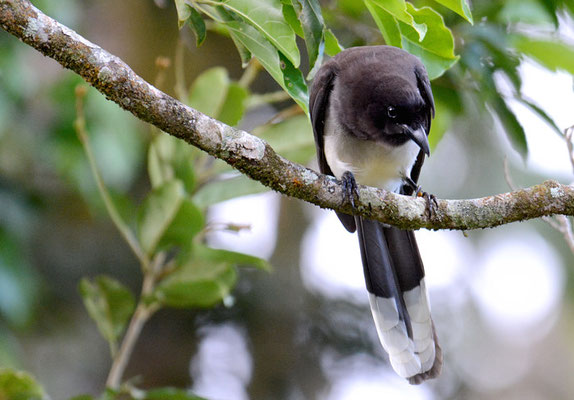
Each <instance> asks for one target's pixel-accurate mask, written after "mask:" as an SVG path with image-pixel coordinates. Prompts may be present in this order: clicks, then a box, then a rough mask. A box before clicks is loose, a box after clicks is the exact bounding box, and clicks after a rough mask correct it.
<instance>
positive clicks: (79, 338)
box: [0, 0, 574, 400]
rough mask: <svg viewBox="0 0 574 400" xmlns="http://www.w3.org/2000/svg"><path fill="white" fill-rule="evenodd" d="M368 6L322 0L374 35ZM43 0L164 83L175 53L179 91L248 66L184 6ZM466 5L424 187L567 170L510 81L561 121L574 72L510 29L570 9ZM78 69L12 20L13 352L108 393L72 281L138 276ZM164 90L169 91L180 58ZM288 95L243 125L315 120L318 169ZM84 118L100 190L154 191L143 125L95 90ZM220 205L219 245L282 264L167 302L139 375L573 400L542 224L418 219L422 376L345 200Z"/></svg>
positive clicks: (271, 199) (346, 391) (545, 26)
mask: <svg viewBox="0 0 574 400" xmlns="http://www.w3.org/2000/svg"><path fill="white" fill-rule="evenodd" d="M360 3H361V2H357V1H354V0H340V1H336V0H329V1H325V2H323V3H322V4H323V6H324V15H325V18H326V20H327V24H328V25H329V26H330V27H332V29H333V30H334V32H335V34H336V35H337V36H338V38H339V40H340V41H341V44H343V45H344V46H345V47H348V46H353V45H361V44H366V43H368V44H373V43H382V42H381V40H382V39H381V38H380V34H379V33H378V31H377V30H376V29H375V26H374V23H372V21H371V20H370V17H369V16H368V14H367V13H366V11H365V9H364V7H363V6H362V5H360ZM422 3H424V2H421V4H422ZM34 4H35V5H36V6H37V7H38V8H40V9H41V10H43V11H44V12H45V13H47V14H48V15H50V16H52V17H54V18H56V19H57V20H59V21H60V22H62V23H63V24H65V25H67V26H69V27H71V28H73V29H74V30H76V31H77V32H78V33H80V34H81V35H83V36H84V37H86V38H88V39H89V40H90V41H92V42H94V43H96V44H98V45H100V46H101V47H103V48H104V49H106V50H108V51H109V52H111V53H112V54H115V55H117V56H119V57H120V58H122V59H123V60H124V61H125V62H126V63H127V64H129V65H130V66H131V67H132V68H133V69H134V70H135V72H136V73H138V74H139V75H141V76H142V77H143V78H144V79H146V80H147V81H149V82H154V81H156V79H157V77H158V68H157V66H156V58H157V57H159V56H162V57H167V58H169V59H170V60H172V62H173V60H175V58H176V53H177V52H178V51H179V52H183V53H179V54H180V55H181V54H184V57H185V62H184V63H183V65H184V70H183V75H184V77H185V81H186V82H187V85H189V84H190V83H191V82H193V80H194V79H195V78H196V77H197V76H198V75H200V74H201V73H202V72H203V71H205V70H207V69H208V68H211V67H215V66H223V67H225V68H226V69H227V70H228V71H229V76H230V77H231V79H234V80H236V79H240V77H241V76H242V74H243V71H242V69H241V60H240V58H239V55H238V54H237V50H236V49H235V47H234V45H233V43H232V42H231V40H230V39H229V38H227V37H225V36H223V35H218V34H217V33H215V32H211V31H210V32H209V33H208V38H207V40H206V42H205V43H204V44H203V45H202V46H201V47H199V48H196V46H195V39H194V38H193V35H192V33H191V31H189V29H187V28H184V29H183V30H182V31H178V27H177V15H176V11H175V7H174V5H173V4H172V2H171V1H168V0H156V1H152V0H124V1H120V2H118V1H112V0H84V1H79V0H77V1H74V0H39V1H35V2H34ZM417 4H418V3H417ZM471 7H472V11H473V15H474V18H475V25H474V26H470V25H468V23H465V22H464V21H463V20H462V19H461V18H460V17H458V16H456V15H450V16H449V15H447V16H446V18H445V19H446V23H447V26H449V27H450V28H451V29H452V30H453V32H454V35H455V38H456V53H457V54H460V55H461V59H460V61H459V63H458V64H457V66H455V67H454V68H453V69H452V70H450V71H448V72H447V74H445V75H444V76H443V77H441V78H439V79H437V80H436V81H434V82H433V91H434V92H435V98H436V99H437V120H436V122H435V124H436V126H437V127H436V128H435V130H437V132H439V133H437V134H436V135H437V136H440V135H442V134H444V136H443V137H442V140H441V141H440V143H439V144H438V145H437V146H436V147H435V149H434V150H433V152H432V156H431V157H430V159H429V160H427V162H426V164H425V167H424V168H423V174H422V176H421V179H420V183H421V184H422V186H423V188H424V189H425V190H426V191H428V192H430V193H433V194H435V195H436V196H437V197H438V198H450V199H453V198H473V197H482V196H486V195H492V194H496V193H501V192H506V191H508V190H509V185H508V182H507V179H506V178H505V168H504V160H505V159H507V160H508V165H509V167H508V172H509V175H510V176H511V177H512V180H513V182H514V184H515V185H516V186H522V187H526V186H530V185H533V184H536V183H539V182H541V181H543V180H545V179H556V180H558V181H560V182H562V183H570V182H571V181H572V177H573V172H572V165H571V164H570V159H569V154H568V149H567V147H566V142H565V141H564V139H563V138H562V137H561V136H560V135H559V134H557V133H556V132H555V129H553V127H552V126H551V125H549V124H548V123H547V121H544V120H543V119H542V118H540V113H538V115H537V113H535V112H533V111H532V108H529V107H526V106H525V105H524V103H523V102H520V101H517V100H515V99H514V97H515V96H514V94H515V91H516V83H517V81H518V83H519V84H520V85H519V87H520V90H521V95H522V96H523V97H524V98H527V99H533V100H535V102H536V104H537V105H538V106H540V107H541V108H543V109H544V110H545V112H546V113H547V115H548V116H549V117H550V118H551V119H552V120H553V121H554V123H555V125H556V126H557V127H559V128H560V129H565V128H568V127H569V126H571V125H573V124H574V91H573V85H572V83H573V82H572V76H571V75H570V74H568V73H567V72H560V71H558V72H555V71H550V70H549V69H548V68H544V66H543V65H540V63H537V62H535V61H533V60H531V59H529V58H525V57H519V55H517V54H514V53H513V52H512V51H506V50H505V48H504V46H505V35H506V34H507V33H508V32H509V30H520V31H525V32H528V33H532V34H534V35H550V36H552V37H560V38H565V39H566V41H568V40H569V41H570V43H574V25H573V22H572V18H571V10H572V8H570V7H572V5H571V4H569V2H560V1H556V2H553V1H536V0H530V1H525V2H523V1H505V2H504V1H486V0H483V1H479V0H477V1H473V2H472V5H471ZM497 46H498V47H497ZM80 82H81V79H80V78H78V77H77V76H76V75H75V74H73V73H72V72H70V71H67V70H64V69H62V68H61V67H60V66H59V65H58V64H57V63H56V62H54V61H52V60H50V59H47V58H45V57H43V56H42V55H40V54H39V53H37V52H36V51H34V50H32V49H31V48H29V47H27V46H25V45H23V44H22V43H20V42H19V41H17V40H16V39H15V38H13V37H12V36H10V35H8V34H7V33H5V32H3V31H2V32H0V121H1V124H0V366H12V367H16V368H21V369H25V370H27V371H30V372H31V373H32V374H33V375H34V376H36V378H38V380H39V381H40V382H42V384H43V385H44V387H45V388H46V391H47V392H48V393H50V395H51V396H52V398H54V399H63V398H67V397H70V396H72V395H76V394H79V393H92V394H97V393H100V392H101V391H102V388H103V385H104V382H105V379H106V375H107V372H108V369H109V365H110V357H109V355H108V350H107V345H106V342H105V341H104V340H103V339H102V338H101V337H100V336H99V334H98V332H97V330H96V327H95V324H94V322H93V321H92V320H90V319H89V317H88V315H87V313H86V312H85V310H84V307H83V304H82V300H81V297H80V295H79V292H78V289H77V286H78V282H79V280H80V279H81V278H82V277H85V276H95V275H98V274H102V273H105V274H108V275H111V276H113V277H115V278H117V279H118V280H120V281H122V282H123V283H125V284H126V285H128V286H129V287H131V288H133V290H134V291H136V292H137V291H138V288H139V286H140V285H141V274H140V272H139V267H138V264H137V260H136V259H135V258H134V257H133V255H132V253H131V252H130V249H129V247H128V246H127V245H126V244H125V243H124V242H123V240H122V239H121V237H120V235H119V234H118V232H117V230H116V228H115V227H114V226H113V224H112V223H111V221H110V219H109V217H108V216H107V214H106V212H105V208H104V207H103V205H102V201H101V199H100V198H99V195H98V193H97V189H96V186H95V183H94V181H93V178H92V175H91V173H90V169H89V166H88V164H87V161H86V157H85V154H84V152H83V150H82V146H81V144H80V142H79V141H78V139H77V137H76V133H75V132H74V128H73V121H74V119H75V106H74V104H75V97H74V88H75V86H76V85H77V84H79V83H80ZM180 83H181V82H180ZM159 85H160V88H161V89H162V90H164V91H166V92H168V93H170V94H172V95H175V92H176V91H175V89H174V87H175V86H176V78H175V73H174V70H173V67H170V68H168V69H167V70H166V71H165V73H164V76H163V79H162V81H160V82H159ZM488 85H490V86H488ZM485 87H488V88H490V90H492V93H494V94H492V93H490V94H489V96H490V95H491V96H494V97H495V98H496V99H498V98H500V99H503V101H504V103H503V104H506V105H507V106H508V110H509V112H511V113H512V114H513V115H516V117H517V119H518V121H519V123H520V124H521V125H522V126H523V127H524V131H525V133H526V138H527V143H528V148H529V152H528V154H527V156H525V157H522V156H521V155H520V154H519V153H517V152H516V151H515V150H514V149H513V147H512V145H511V142H510V141H509V139H508V136H509V135H508V133H507V129H508V124H506V123H505V121H504V117H503V116H502V117H501V115H500V108H497V104H498V106H500V103H497V102H496V101H491V99H492V97H491V98H487V97H485V96H486V95H485V92H484V90H483V89H484V88H485ZM250 89H251V91H252V93H259V94H261V93H268V92H274V91H276V90H278V86H277V85H276V84H275V83H274V82H273V81H272V80H271V79H270V78H269V77H268V76H267V75H266V74H265V72H261V73H259V74H258V75H257V79H256V80H255V81H254V82H253V84H252V86H251V88H250ZM289 107H291V103H289V102H288V101H282V102H281V101H280V102H263V101H259V102H256V101H253V103H252V106H251V107H248V108H247V113H246V114H245V115H244V117H243V118H242V120H241V121H240V122H239V124H238V126H239V127H240V128H242V129H245V130H248V131H252V130H254V129H255V130H256V131H257V129H259V130H260V131H261V129H263V130H264V131H265V129H266V128H265V127H268V126H274V125H270V124H269V121H270V120H272V119H274V120H280V121H281V122H280V123H287V124H289V123H291V124H292V125H287V127H288V128H289V129H287V128H285V127H283V129H278V131H280V132H283V133H284V134H287V135H289V134H293V133H292V132H291V131H290V129H297V130H299V132H300V131H303V132H304V133H305V135H306V139H305V140H303V142H302V143H299V145H300V146H301V147H302V148H304V152H303V153H304V154H306V155H307V156H306V162H307V163H308V165H310V166H311V167H313V168H315V164H314V160H312V157H310V156H309V155H311V154H313V144H312V133H311V131H310V128H309V125H308V122H307V121H306V119H305V118H302V116H301V115H296V116H295V117H294V118H298V119H297V120H296V121H295V122H294V121H293V119H292V118H293V117H291V116H290V113H285V112H283V113H282V114H280V116H279V117H277V113H278V112H280V111H282V110H285V109H289ZM441 110H442V111H443V112H442V114H441ZM291 111H292V110H291ZM85 112H86V118H87V123H88V130H89V131H90V137H91V140H92V145H93V148H94V152H95V153H96V158H97V159H98V164H99V166H100V168H101V172H102V174H103V176H104V180H105V182H106V184H107V185H108V187H109V188H110V190H111V191H113V193H114V195H115V196H116V197H117V198H118V199H121V198H129V199H131V200H133V201H136V202H137V201H140V200H141V199H142V198H143V196H144V194H145V193H146V192H147V190H149V186H150V184H149V178H148V175H147V170H146V159H147V155H146V151H147V145H148V142H149V140H150V129H149V127H147V126H146V125H145V124H143V123H141V122H139V121H137V120H136V119H135V118H134V117H133V116H131V115H130V114H128V113H126V112H124V111H122V110H120V109H119V107H117V106H116V105H115V104H113V103H111V102H108V101H106V100H105V99H104V98H103V96H101V95H99V94H98V93H97V92H96V91H95V90H94V89H90V90H89V93H88V96H87V98H86V110H85ZM261 126H263V128H261ZM256 128H257V129H256ZM266 132H267V133H268V134H269V129H268V130H267V131H266ZM505 132H506V133H505ZM297 137H300V135H298V136H297ZM181 145H182V146H185V145H184V144H183V143H182V144H181ZM288 150H289V149H288ZM301 154H302V153H301V152H298V153H297V158H298V157H301ZM298 161H301V162H303V161H305V159H298ZM232 184H233V183H232ZM234 184H236V185H239V184H240V183H234ZM255 191H260V190H255ZM207 215H208V220H209V221H211V222H212V223H214V224H215V223H223V224H228V223H233V224H237V226H245V227H248V228H247V229H240V230H239V231H238V232H221V231H215V232H213V233H212V234H210V235H208V237H207V240H208V242H209V244H210V245H212V246H214V247H220V248H227V249H233V250H237V251H241V252H246V253H250V254H254V255H257V256H260V257H263V258H266V259H268V260H270V262H271V264H272V266H273V271H272V272H271V273H267V272H262V271H256V270H250V269H242V270H241V271H240V275H239V281H238V283H237V286H236V287H235V289H234V290H233V292H232V295H231V296H230V297H228V298H227V299H226V301H225V302H224V304H220V305H218V306H216V307H215V308H212V309H198V310H174V309H166V310H161V311H160V312H158V313H157V314H156V315H155V316H154V317H153V318H152V319H151V320H150V321H149V323H148V324H147V325H146V326H145V328H144V330H143V333H142V336H141V337H140V339H139V341H138V343H137V346H136V349H135V352H134V354H133V357H132V359H131V360H130V363H129V366H128V370H127V372H126V377H135V378H134V379H135V380H134V382H136V383H137V384H138V385H139V386H141V387H146V388H147V387H156V386H176V387H181V388H191V389H192V390H193V392H194V393H196V394H198V395H201V396H205V397H207V398H210V399H224V400H225V399H229V400H235V399H238V400H241V399H312V398H316V399H325V400H342V399H358V398H392V399H425V400H429V399H528V400H535V399H568V398H571V393H572V392H574V381H573V380H572V379H571V374H572V373H571V371H572V370H574V320H573V318H572V307H573V305H574V304H573V302H574V296H573V295H574V290H573V288H572V282H573V281H572V278H573V274H572V272H573V267H574V263H573V260H574V256H573V254H572V252H571V250H570V249H569V247H568V244H567V243H566V241H565V239H564V237H563V235H562V234H561V233H560V232H558V231H557V230H555V229H553V228H552V227H551V226H550V225H549V224H548V223H546V222H544V221H542V220H535V221H528V222H522V223H514V224H511V225H506V226H503V227H500V228H497V229H489V230H481V231H470V232H466V233H462V232H449V231H439V232H430V231H420V232H417V238H418V240H419V247H420V250H421V253H422V257H423V260H424V261H425V267H426V271H427V277H428V281H427V282H428V288H429V291H430V298H431V304H432V309H433V316H434V320H435V325H436V327H437V329H438V334H439V340H440V342H441V345H442V348H443V351H444V357H445V366H444V369H443V374H442V375H441V376H440V378H438V379H436V380H435V381H432V382H429V383H425V384H424V385H421V386H416V387H414V386H410V385H408V384H407V383H406V382H405V381H403V380H402V379H400V378H398V377H397V376H396V375H395V374H394V373H393V371H392V370H391V369H390V367H389V366H388V363H387V358H386V356H385V354H384V352H383V350H382V348H381V347H380V344H379V342H378V338H377V335H376V331H375V327H374V324H373V322H372V319H371V313H370V311H369V307H368V298H367V293H366V291H365V289H364V281H363V277H362V268H361V264H360V254H359V250H358V247H357V243H356V241H357V239H356V237H355V236H354V235H351V234H348V233H347V232H346V231H345V230H344V228H343V227H342V226H341V225H340V223H339V222H338V220H337V218H336V216H335V215H334V213H332V212H329V211H325V210H320V209H318V208H316V207H313V206H311V205H309V204H306V203H304V202H301V201H298V200H294V199H288V198H285V197H281V196H279V195H278V194H276V193H271V192H264V193H258V194H251V195H248V196H243V197H238V198H235V199H232V200H228V201H224V202H219V203H217V204H214V205H212V206H211V207H209V209H208V211H207Z"/></svg>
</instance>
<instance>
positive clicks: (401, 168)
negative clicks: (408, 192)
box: [324, 118, 420, 192]
mask: <svg viewBox="0 0 574 400" xmlns="http://www.w3.org/2000/svg"><path fill="white" fill-rule="evenodd" d="M326 120H327V123H326V126H325V130H324V134H325V136H324V139H325V149H324V151H325V157H326V159H327V163H328V164H329V166H330V167H331V170H332V171H333V174H334V175H335V176H336V177H337V178H339V179H341V176H342V175H343V173H344V172H345V171H351V172H352V173H353V175H355V179H356V181H357V183H360V184H362V185H368V186H375V187H379V188H382V189H386V190H390V191H393V192H398V191H399V189H400V187H401V185H402V183H403V179H404V178H405V177H406V176H409V175H410V171H411V169H412V167H413V165H414V163H415V161H416V158H417V155H418V153H419V151H420V148H419V146H418V145H417V144H416V143H415V142H413V141H412V140H409V141H408V142H406V143H405V144H403V145H402V146H399V147H392V146H389V145H387V144H385V143H381V142H373V141H367V140H360V139H357V138H355V137H353V136H351V135H349V134H348V133H347V132H345V131H344V130H343V129H342V128H341V127H340V126H335V125H336V124H334V123H333V122H332V121H330V119H329V118H326Z"/></svg>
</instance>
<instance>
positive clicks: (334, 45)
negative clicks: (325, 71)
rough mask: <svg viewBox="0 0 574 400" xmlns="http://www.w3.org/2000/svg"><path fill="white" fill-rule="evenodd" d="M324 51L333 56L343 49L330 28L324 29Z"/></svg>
mask: <svg viewBox="0 0 574 400" xmlns="http://www.w3.org/2000/svg"><path fill="white" fill-rule="evenodd" d="M324 35H325V53H327V55H329V56H330V57H333V56H335V55H337V54H339V53H340V52H341V51H343V50H344V49H343V46H341V45H340V44H339V41H338V40H337V38H336V37H335V34H334V33H333V32H332V31H331V30H330V29H325V33H324Z"/></svg>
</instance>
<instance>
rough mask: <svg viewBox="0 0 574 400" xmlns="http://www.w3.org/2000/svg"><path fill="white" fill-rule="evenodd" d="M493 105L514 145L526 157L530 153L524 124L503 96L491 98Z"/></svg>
mask: <svg viewBox="0 0 574 400" xmlns="http://www.w3.org/2000/svg"><path fill="white" fill-rule="evenodd" d="M491 106H492V110H493V111H494V112H495V113H496V115H497V116H498V118H499V119H500V122H501V123H502V126H503V127H504V130H505V133H506V136H508V139H509V140H510V143H511V144H512V147H514V149H515V150H516V151H518V152H519V153H520V154H521V155H522V156H523V157H525V156H526V155H527V154H528V144H527V143H526V134H525V133H524V128H522V125H520V122H518V119H517V118H516V115H514V113H513V112H512V111H511V110H510V109H509V108H508V106H507V105H506V102H505V101H504V99H502V97H499V96H495V97H493V98H492V99H491Z"/></svg>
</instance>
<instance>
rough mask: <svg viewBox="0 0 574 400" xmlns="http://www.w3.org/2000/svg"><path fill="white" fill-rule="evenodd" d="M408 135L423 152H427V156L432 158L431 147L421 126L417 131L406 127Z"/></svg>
mask: <svg viewBox="0 0 574 400" xmlns="http://www.w3.org/2000/svg"><path fill="white" fill-rule="evenodd" d="M404 127H405V133H406V135H407V136H408V137H409V138H411V139H412V140H413V142H415V143H416V144H418V146H419V147H420V148H421V150H422V151H424V152H425V154H426V155H427V156H430V146H429V140H428V137H427V134H426V132H425V129H424V128H423V127H422V126H420V127H418V128H417V129H413V128H411V127H410V126H408V125H404Z"/></svg>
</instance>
